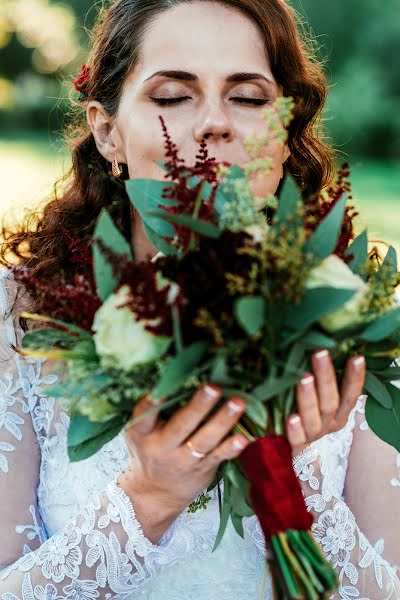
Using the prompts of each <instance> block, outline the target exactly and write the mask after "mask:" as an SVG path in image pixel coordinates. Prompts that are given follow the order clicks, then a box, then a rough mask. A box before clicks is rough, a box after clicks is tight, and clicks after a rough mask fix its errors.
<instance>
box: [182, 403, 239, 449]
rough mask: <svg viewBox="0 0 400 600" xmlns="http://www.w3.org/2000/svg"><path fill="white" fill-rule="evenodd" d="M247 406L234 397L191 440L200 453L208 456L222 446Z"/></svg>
mask: <svg viewBox="0 0 400 600" xmlns="http://www.w3.org/2000/svg"><path fill="white" fill-rule="evenodd" d="M245 410H246V404H245V402H244V400H243V399H242V398H236V397H232V398H230V399H229V400H228V402H226V403H225V404H224V406H223V407H222V408H220V410H219V411H218V412H217V413H216V414H215V415H214V416H213V417H212V418H211V419H210V420H209V421H207V423H206V424H205V425H203V427H201V428H200V429H199V430H198V431H196V433H195V434H194V435H193V436H192V437H191V438H190V442H191V443H192V445H193V447H194V448H196V450H197V451H198V452H204V453H206V454H208V453H209V452H211V451H212V450H214V448H215V447H216V446H217V445H218V444H220V442H221V441H222V440H223V439H224V438H225V437H226V436H227V435H228V433H229V432H230V431H231V430H232V428H233V427H234V425H235V424H236V423H237V422H238V420H239V419H240V417H241V416H242V414H243V413H244V411H245Z"/></svg>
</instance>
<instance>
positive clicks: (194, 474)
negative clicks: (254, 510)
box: [118, 384, 249, 542]
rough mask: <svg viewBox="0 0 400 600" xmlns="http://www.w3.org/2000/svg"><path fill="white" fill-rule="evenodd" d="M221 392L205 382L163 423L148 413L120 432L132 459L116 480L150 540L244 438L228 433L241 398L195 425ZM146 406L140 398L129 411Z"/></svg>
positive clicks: (239, 412)
mask: <svg viewBox="0 0 400 600" xmlns="http://www.w3.org/2000/svg"><path fill="white" fill-rule="evenodd" d="M221 397H222V390H221V389H220V388H219V387H218V386H215V385H212V384H210V385H205V386H203V387H202V388H200V389H199V390H198V391H197V392H196V393H195V394H194V396H193V397H192V398H191V400H190V401H189V402H188V404H187V405H186V406H184V407H183V408H181V409H179V410H178V411H177V412H176V413H175V414H174V415H173V416H172V418H171V419H169V420H168V421H167V422H166V423H164V422H161V421H160V420H159V419H158V418H157V417H158V415H157V414H154V413H153V414H151V415H147V416H145V417H143V418H142V419H141V420H139V421H137V422H136V424H134V425H132V426H131V427H129V429H125V431H124V435H125V440H126V443H127V446H128V450H129V452H130V455H131V458H132V460H131V467H130V468H129V469H128V470H127V471H126V472H125V473H123V474H122V476H120V478H119V481H118V483H119V485H120V486H121V487H122V488H123V489H124V490H125V492H126V493H127V494H128V495H129V496H130V497H131V499H132V504H133V506H134V509H135V513H136V516H137V518H138V520H139V522H140V524H141V525H142V528H143V530H144V533H145V535H146V537H147V538H148V539H150V540H151V541H153V542H158V541H159V539H160V538H161V537H162V535H163V533H164V532H165V531H166V530H167V529H168V527H169V526H170V524H171V523H172V522H173V521H174V520H175V519H176V517H177V516H178V514H180V513H181V512H182V511H183V510H184V509H185V508H186V507H187V506H188V505H189V504H190V503H191V502H192V501H193V500H194V499H195V498H196V497H197V496H198V495H199V494H200V493H201V492H202V491H203V490H204V489H205V488H206V487H207V486H208V485H209V484H210V482H211V481H212V480H213V479H214V477H215V475H216V472H217V468H218V466H219V464H220V463H221V462H223V461H225V460H229V459H232V458H235V457H237V456H238V455H239V454H240V453H241V451H242V450H243V449H244V448H245V447H246V446H247V444H248V443H249V442H248V441H247V440H246V438H245V437H244V436H242V435H241V434H235V435H231V434H230V432H231V430H232V429H233V427H234V426H235V424H236V423H237V422H238V421H239V419H240V417H241V416H242V415H243V413H244V411H245V409H246V404H245V402H244V401H243V399H241V398H237V397H231V398H229V399H228V400H227V402H225V403H224V405H223V406H222V407H221V408H219V409H218V411H217V412H216V413H215V414H214V415H213V416H212V417H210V418H208V419H207V422H206V423H205V424H203V425H201V423H202V422H203V421H204V419H205V418H206V417H207V416H208V414H209V413H210V411H211V410H212V408H213V407H214V406H215V405H216V404H217V402H218V401H219V400H220V399H221ZM152 408H154V404H152V403H151V402H150V401H149V400H148V399H147V398H146V397H145V398H143V399H142V400H141V401H140V402H139V403H138V404H137V405H136V407H135V409H134V411H133V415H132V416H133V417H140V416H141V415H144V414H145V413H146V412H148V411H149V410H150V409H152ZM200 425H201V426H200Z"/></svg>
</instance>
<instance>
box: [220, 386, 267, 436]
mask: <svg viewBox="0 0 400 600" xmlns="http://www.w3.org/2000/svg"><path fill="white" fill-rule="evenodd" d="M224 396H226V397H228V396H239V397H241V398H243V400H244V401H245V402H246V415H247V416H248V417H249V418H250V419H251V420H252V421H253V423H255V424H256V425H259V426H260V427H262V428H263V429H265V428H266V426H267V421H268V412H267V409H266V407H265V405H264V403H263V402H262V401H261V400H260V399H259V398H257V396H255V395H254V394H253V393H252V394H249V393H248V392H244V391H243V390H241V389H239V388H230V387H224Z"/></svg>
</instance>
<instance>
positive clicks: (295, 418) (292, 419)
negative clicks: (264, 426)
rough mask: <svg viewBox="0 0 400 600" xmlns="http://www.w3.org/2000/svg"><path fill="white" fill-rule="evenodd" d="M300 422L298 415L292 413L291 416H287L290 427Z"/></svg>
mask: <svg viewBox="0 0 400 600" xmlns="http://www.w3.org/2000/svg"><path fill="white" fill-rule="evenodd" d="M300 423H301V418H300V417H299V415H293V417H290V418H289V425H290V427H296V428H297V427H300Z"/></svg>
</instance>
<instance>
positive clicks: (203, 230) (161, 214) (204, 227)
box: [149, 210, 221, 239]
mask: <svg viewBox="0 0 400 600" xmlns="http://www.w3.org/2000/svg"><path fill="white" fill-rule="evenodd" d="M149 215H151V216H154V217H156V218H158V219H161V220H162V221H163V220H164V221H166V222H168V223H175V224H176V225H181V226H182V227H187V228H188V229H191V230H192V231H195V232H196V233H200V234H201V235H203V236H205V237H210V238H214V239H217V238H219V237H220V235H221V231H220V229H218V227H216V225H213V224H212V223H208V222H207V221H203V220H202V219H195V218H194V217H191V216H190V215H171V214H169V213H167V212H165V211H161V210H154V211H150V212H149ZM174 236H175V229H174V235H173V236H171V237H174Z"/></svg>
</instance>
